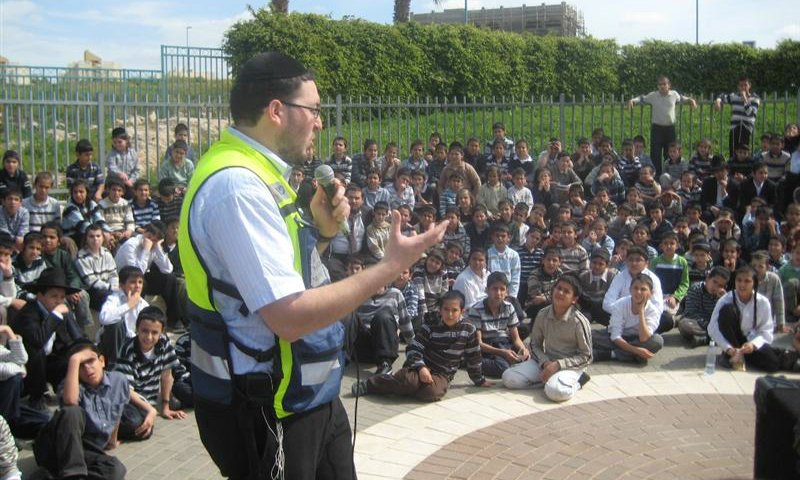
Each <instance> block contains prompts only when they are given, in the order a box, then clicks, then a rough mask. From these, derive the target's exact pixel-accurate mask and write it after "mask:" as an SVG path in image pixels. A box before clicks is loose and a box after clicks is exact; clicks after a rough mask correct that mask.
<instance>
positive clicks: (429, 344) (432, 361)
mask: <svg viewBox="0 0 800 480" xmlns="http://www.w3.org/2000/svg"><path fill="white" fill-rule="evenodd" d="M475 332H476V329H475V325H473V324H472V323H470V322H465V321H463V320H462V321H460V322H458V323H457V324H455V325H453V326H452V327H448V326H447V325H445V324H444V322H442V321H441V320H439V321H437V322H436V323H425V324H423V325H422V327H420V329H419V332H417V336H415V337H414V341H413V342H411V344H410V345H409V346H408V348H406V363H405V364H404V366H405V367H406V368H413V369H419V368H422V367H428V369H429V370H430V371H431V373H436V374H439V375H444V376H447V378H448V379H450V380H451V381H452V380H453V377H454V376H455V374H456V372H457V371H458V365H459V364H460V363H461V359H462V358H465V359H466V363H467V372H468V373H469V378H470V379H471V380H472V381H473V382H474V383H475V385H482V384H483V383H484V382H485V381H486V380H485V378H484V377H483V372H482V369H481V348H480V345H478V337H477V335H476V334H475Z"/></svg>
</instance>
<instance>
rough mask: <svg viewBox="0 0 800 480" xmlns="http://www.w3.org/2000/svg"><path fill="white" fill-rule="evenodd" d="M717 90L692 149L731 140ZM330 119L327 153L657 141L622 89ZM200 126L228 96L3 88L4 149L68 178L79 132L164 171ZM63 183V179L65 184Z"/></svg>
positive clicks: (798, 100)
mask: <svg viewBox="0 0 800 480" xmlns="http://www.w3.org/2000/svg"><path fill="white" fill-rule="evenodd" d="M712 99H713V97H698V103H699V107H698V108H697V109H696V110H691V109H689V108H688V107H687V106H681V107H680V108H679V109H678V116H677V133H678V138H679V140H680V141H681V142H682V143H683V144H684V145H685V147H684V154H685V156H688V155H689V154H690V153H691V148H692V147H691V145H693V144H694V143H695V142H696V141H697V140H699V139H700V138H710V139H712V140H713V141H714V142H715V143H716V145H717V146H718V147H717V149H718V150H719V151H722V152H724V150H725V149H726V147H727V134H728V128H729V119H730V108H729V107H726V108H724V109H723V110H722V111H721V112H716V111H714V110H713V109H712V108H711V107H712V103H713V100H712ZM762 99H763V103H762V106H761V108H760V109H759V113H758V120H757V123H756V132H755V133H756V135H755V136H754V141H757V140H758V136H759V135H760V134H761V133H763V132H783V129H784V126H785V124H787V123H789V122H795V121H800V118H799V117H800V92H798V93H797V94H793V95H789V94H788V93H784V94H783V95H777V94H769V95H767V94H762ZM322 119H323V124H324V128H323V131H322V132H321V133H320V135H319V136H318V138H317V153H318V155H319V156H320V157H321V158H328V157H329V156H330V154H331V144H332V142H333V138H334V137H336V136H339V135H341V136H344V137H345V138H346V139H348V140H349V144H350V151H351V153H355V152H358V151H360V150H361V145H362V144H363V142H364V140H366V139H368V138H370V139H374V140H376V141H378V143H379V145H380V146H381V147H383V146H385V145H386V144H387V143H388V142H390V141H391V142H396V143H397V144H398V145H399V147H400V151H401V155H407V153H408V148H409V146H410V144H411V142H412V141H413V140H415V139H417V138H420V139H423V140H427V139H428V136H429V135H430V134H431V133H432V132H434V131H437V132H439V133H440V134H441V135H442V137H443V138H444V139H445V141H447V142H450V141H453V140H459V141H461V142H466V140H467V139H468V138H469V137H472V136H476V137H478V138H481V139H484V140H485V139H488V138H490V137H491V127H492V124H493V123H494V122H497V121H500V122H503V123H504V124H505V126H506V130H507V133H508V135H509V136H510V137H511V138H514V139H520V138H525V139H527V140H528V142H529V144H530V149H531V151H533V152H538V151H539V149H542V148H544V146H545V145H546V143H547V141H548V139H549V138H550V137H559V138H560V139H562V141H563V143H564V148H565V149H567V150H571V149H572V148H574V146H575V143H576V140H577V138H579V137H588V136H590V135H591V131H592V129H594V128H596V127H603V128H604V129H605V133H606V135H608V136H610V137H611V138H612V139H613V140H614V142H615V144H619V143H620V142H621V141H622V139H624V138H630V137H633V136H634V135H637V134H640V133H641V134H642V135H644V136H645V138H646V139H647V140H648V141H649V133H650V128H649V123H650V107H647V106H645V107H636V108H634V109H633V110H628V109H627V108H626V104H625V101H623V99H620V98H619V97H615V96H607V97H600V98H574V97H566V96H560V97H557V98H556V97H547V98H528V99H525V100H520V99H514V98H499V99H498V98H487V99H479V100H466V99H461V100H457V99H453V100H443V99H436V98H434V99H411V98H395V99H391V100H386V99H376V98H368V99H366V100H364V99H347V100H345V99H344V98H342V97H341V96H338V97H336V98H335V99H326V100H325V101H324V102H323V105H322ZM179 122H180V123H185V124H187V125H188V126H189V129H190V142H191V143H192V146H193V148H194V149H195V151H196V152H197V153H198V154H201V153H202V152H204V151H205V150H206V149H207V148H208V146H209V145H210V144H211V143H213V142H214V141H216V140H217V139H218V138H219V135H220V132H221V131H222V130H223V129H224V128H226V127H227V126H228V125H229V124H230V123H231V121H230V112H229V107H228V100H227V96H222V95H218V96H216V97H212V96H210V95H206V96H200V95H198V96H189V95H184V96H182V97H180V101H178V100H177V99H176V100H170V101H162V100H161V99H160V96H156V97H155V98H154V99H151V98H148V96H147V95H145V98H144V99H131V98H129V97H127V96H126V95H122V96H120V95H119V94H118V93H112V94H111V95H106V94H105V93H104V92H100V93H98V94H97V95H95V96H93V97H83V98H74V99H69V100H65V99H52V98H38V99H36V98H34V99H31V98H14V97H11V98H2V96H0V135H1V136H2V137H1V138H0V139H1V140H2V147H3V148H6V149H8V148H13V149H16V150H18V151H20V153H21V154H22V157H23V166H24V168H25V169H26V170H27V171H28V172H38V171H41V170H50V171H52V172H56V175H57V177H58V180H59V181H61V180H63V179H62V178H61V177H62V175H60V174H61V173H63V172H64V171H65V169H66V166H67V165H68V164H69V163H71V162H73V161H74V153H73V152H74V147H75V143H76V142H77V140H78V139H81V138H88V139H89V140H91V141H92V143H93V144H94V145H95V153H96V158H97V160H98V161H99V162H100V163H101V164H103V166H105V165H104V164H105V157H106V152H107V150H108V148H110V138H109V134H110V131H111V129H112V128H113V127H116V126H125V127H126V128H127V129H128V131H129V133H130V134H131V137H132V145H133V147H134V148H136V150H137V151H138V152H139V155H140V160H141V162H142V166H143V171H144V172H146V173H147V175H148V177H149V178H151V179H154V178H155V176H156V172H157V168H158V166H159V162H160V158H161V156H163V153H164V152H165V151H166V148H167V146H168V145H169V144H170V143H171V142H172V141H173V139H174V136H173V129H174V126H175V125H176V124H177V123H179ZM57 185H61V183H58V184H57Z"/></svg>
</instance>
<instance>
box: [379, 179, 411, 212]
mask: <svg viewBox="0 0 800 480" xmlns="http://www.w3.org/2000/svg"><path fill="white" fill-rule="evenodd" d="M386 191H388V192H389V208H391V209H392V210H394V209H395V208H397V207H399V206H400V205H408V206H409V207H411V209H412V210H413V209H414V204H415V203H416V200H415V199H414V189H413V188H411V187H406V189H405V190H404V191H403V192H402V193H401V194H400V195H398V193H397V189H395V187H394V185H389V186H388V187H386Z"/></svg>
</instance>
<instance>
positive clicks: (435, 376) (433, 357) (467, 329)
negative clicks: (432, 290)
mask: <svg viewBox="0 0 800 480" xmlns="http://www.w3.org/2000/svg"><path fill="white" fill-rule="evenodd" d="M438 316H439V319H438V321H436V322H430V323H425V324H423V325H422V327H421V328H420V329H419V331H418V332H417V336H415V337H414V341H413V342H411V344H409V346H408V348H407V349H406V363H405V366H404V367H403V368H402V369H400V370H398V371H396V372H394V373H393V374H384V375H375V376H372V377H370V378H367V379H364V380H360V381H359V382H357V383H354V384H353V387H352V389H351V390H352V392H353V395H355V396H360V395H370V394H394V395H403V396H410V397H414V398H416V399H418V400H421V401H425V402H435V401H438V400H441V399H442V397H443V396H444V395H445V393H447V388H448V387H449V386H450V382H451V381H452V380H453V376H455V373H456V371H457V370H458V365H459V363H460V362H461V360H462V359H464V358H465V359H466V361H467V369H468V371H469V376H470V378H471V379H472V381H473V382H474V383H475V385H479V386H483V387H490V386H492V384H493V383H492V382H490V381H487V380H486V379H485V378H484V376H483V373H482V371H481V353H480V352H481V350H480V347H479V346H478V338H477V335H476V330H475V326H474V325H473V324H472V323H470V322H468V321H464V320H462V318H463V316H464V296H463V295H461V293H460V292H457V291H450V292H447V293H446V294H445V295H444V296H443V297H442V298H441V300H440V306H439V315H438Z"/></svg>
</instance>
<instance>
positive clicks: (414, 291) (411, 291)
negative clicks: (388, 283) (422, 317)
mask: <svg viewBox="0 0 800 480" xmlns="http://www.w3.org/2000/svg"><path fill="white" fill-rule="evenodd" d="M394 288H396V289H398V290H400V292H402V294H403V299H405V301H406V314H407V315H408V318H410V319H411V320H412V321H413V320H414V319H415V318H416V317H417V315H419V287H418V286H417V285H415V284H414V282H412V281H410V280H409V281H408V282H406V286H405V287H403V288H400V287H398V286H394Z"/></svg>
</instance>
